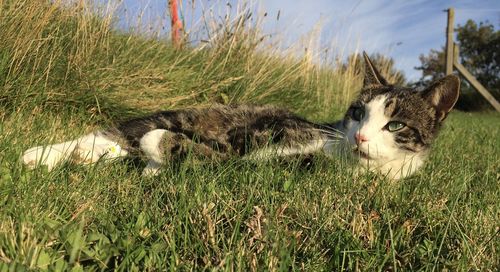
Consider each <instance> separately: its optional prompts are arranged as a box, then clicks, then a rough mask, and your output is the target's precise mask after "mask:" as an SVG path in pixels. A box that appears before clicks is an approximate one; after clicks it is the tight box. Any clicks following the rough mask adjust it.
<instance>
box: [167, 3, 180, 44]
mask: <svg viewBox="0 0 500 272" xmlns="http://www.w3.org/2000/svg"><path fill="white" fill-rule="evenodd" d="M177 2H178V0H168V7H169V10H170V25H171V27H172V28H171V31H172V42H173V44H174V46H175V47H177V48H180V47H181V46H182V30H183V29H182V22H181V20H180V19H179V11H178V3H177Z"/></svg>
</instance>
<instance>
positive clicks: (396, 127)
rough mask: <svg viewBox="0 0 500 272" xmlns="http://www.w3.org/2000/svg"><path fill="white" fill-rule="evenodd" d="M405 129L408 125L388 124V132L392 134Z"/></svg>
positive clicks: (399, 123) (394, 122)
mask: <svg viewBox="0 0 500 272" xmlns="http://www.w3.org/2000/svg"><path fill="white" fill-rule="evenodd" d="M404 127H406V125H405V124H404V123H401V122H396V121H392V122H389V123H387V130H388V131H390V132H394V131H398V130H400V129H402V128H404Z"/></svg>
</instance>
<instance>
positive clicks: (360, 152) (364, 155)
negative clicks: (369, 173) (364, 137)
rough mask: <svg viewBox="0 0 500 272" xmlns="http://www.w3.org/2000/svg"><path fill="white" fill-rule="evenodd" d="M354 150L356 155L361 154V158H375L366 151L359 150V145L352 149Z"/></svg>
mask: <svg viewBox="0 0 500 272" xmlns="http://www.w3.org/2000/svg"><path fill="white" fill-rule="evenodd" d="M352 152H353V153H354V154H355V155H357V156H359V157H360V158H362V159H365V160H373V158H372V157H370V156H369V155H368V154H367V153H365V152H363V151H361V150H359V148H357V147H356V148H354V149H353V150H352Z"/></svg>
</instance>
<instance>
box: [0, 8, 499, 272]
mask: <svg viewBox="0 0 500 272" xmlns="http://www.w3.org/2000/svg"><path fill="white" fill-rule="evenodd" d="M33 2H35V1H26V2H23V1H4V2H0V17H1V18H2V20H0V35H1V36H2V37H4V40H3V42H2V43H0V84H1V85H0V89H1V93H0V271H18V270H59V271H61V270H72V269H73V270H75V271H80V270H112V269H116V270H127V271H128V270H136V271H143V270H154V271H157V270H205V269H206V270H238V271H248V270H253V271H262V270H271V271H277V270H280V271H290V270H301V271H302V270H305V271H342V270H361V271H378V270H390V271H396V270H397V271H401V270H405V271H418V270H422V271H433V270H434V271H442V270H445V269H447V270H448V271H474V270H478V271H496V270H497V269H498V267H499V266H500V263H499V260H498V255H499V250H500V239H499V238H498V237H499V233H498V232H499V227H498V221H499V214H500V204H499V201H498V199H500V190H499V182H498V181H499V179H500V174H499V173H500V158H499V154H500V138H499V137H498V135H499V134H500V127H499V126H498V123H499V121H500V116H499V115H498V114H496V113H476V114H466V113H460V112H455V113H452V114H451V116H450V117H449V120H447V123H446V125H445V127H444V128H443V131H442V133H441V134H440V137H439V139H438V141H437V142H436V143H435V145H434V149H433V152H432V156H431V159H430V161H429V162H428V163H427V164H426V166H425V168H424V169H423V170H422V171H421V172H419V173H418V174H417V175H415V176H413V177H411V178H408V179H405V180H403V181H400V182H391V181H389V180H385V179H383V178H381V177H377V176H372V175H365V176H356V175H353V173H352V172H353V171H352V169H350V167H349V166H345V165H344V164H342V163H341V162H340V161H335V160H329V159H327V158H323V157H319V158H317V159H316V160H315V162H314V164H313V166H312V167H310V168H304V167H299V162H298V161H297V162H295V161H292V162H290V163H288V164H283V163H280V162H268V163H251V162H245V161H240V160H232V161H229V162H225V163H222V164H215V163H212V162H209V161H208V162H207V161H205V162H199V161H193V160H187V161H186V162H184V163H180V164H172V165H170V166H168V167H167V168H166V170H165V171H164V173H162V175H161V176H159V177H157V178H143V177H141V176H140V168H138V167H136V165H135V164H134V163H133V162H128V161H124V162H113V163H98V164H96V165H93V166H76V165H62V166H60V167H58V168H56V169H55V170H54V171H52V172H50V173H49V172H47V171H46V170H45V169H43V168H40V169H36V170H33V171H30V170H27V169H25V168H23V166H22V165H21V163H20V161H19V156H20V154H21V153H22V152H23V150H25V149H27V148H29V147H32V146H34V145H40V144H45V143H52V142H57V141H62V140H67V139H70V138H74V137H75V136H78V135H81V134H83V133H85V132H89V131H92V130H94V129H95V128H96V127H98V126H100V125H103V124H106V123H108V122H109V121H110V120H111V119H121V118H125V117H128V116H132V115H136V114H139V113H141V112H147V111H150V110H156V109H167V108H178V107H182V106H186V105H202V104H209V103H212V102H214V101H218V102H222V103H228V102H235V101H238V102H257V103H273V104H278V105H287V106H289V107H290V108H291V109H293V110H294V111H295V112H297V113H299V114H301V115H304V116H306V117H309V118H312V119H314V120H326V119H334V118H339V117H340V115H341V113H342V111H343V110H344V109H345V106H346V103H347V101H349V99H351V97H352V96H353V95H354V93H355V90H356V88H357V86H359V85H360V78H359V71H357V70H355V69H354V68H352V67H347V68H342V69H340V68H335V66H333V67H318V66H317V65H313V64H312V63H310V62H308V61H307V60H301V59H294V58H287V57H286V56H284V57H283V58H281V57H276V56H277V54H274V53H275V52H273V51H269V50H273V49H266V50H264V49H262V48H260V47H258V46H255V45H254V42H255V41H256V40H259V39H260V36H259V35H258V32H257V31H256V30H255V29H253V28H251V27H246V26H245V22H244V21H238V20H236V23H234V24H230V25H224V26H223V30H225V31H227V33H226V34H227V35H222V36H221V38H220V39H218V40H216V41H214V42H213V43H211V44H210V46H208V47H207V48H205V49H199V48H195V49H193V48H185V49H182V50H176V49H174V48H172V47H171V46H170V45H169V44H168V42H165V41H157V40H151V39H147V38H144V37H138V36H128V35H125V34H123V33H116V32H114V31H112V30H111V29H110V25H109V24H110V22H109V18H95V17H93V16H90V15H88V14H86V13H81V11H80V10H79V9H78V7H75V8H74V10H73V9H72V8H68V9H59V8H56V9H51V6H50V5H47V4H40V3H46V2H44V1H39V3H35V4H31V3H33ZM13 3H17V4H16V5H14V4H13ZM28 30H30V31H28ZM235 48H237V49H238V50H235ZM281 55H283V54H281Z"/></svg>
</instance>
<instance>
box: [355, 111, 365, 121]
mask: <svg viewBox="0 0 500 272" xmlns="http://www.w3.org/2000/svg"><path fill="white" fill-rule="evenodd" d="M364 116H365V109H364V108H355V109H354V110H353V111H352V118H353V119H354V120H356V121H358V122H359V121H361V119H363V117H364Z"/></svg>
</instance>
